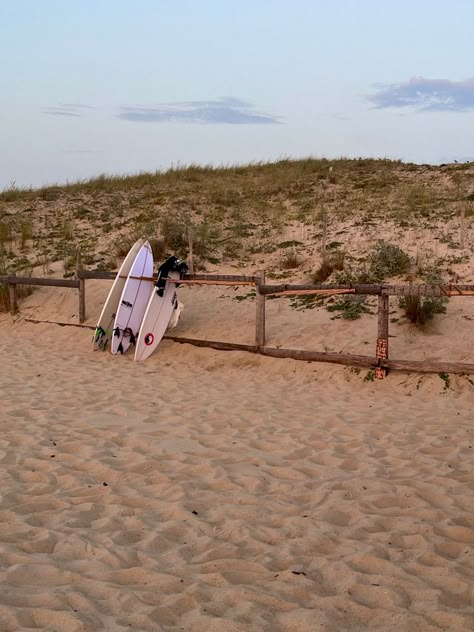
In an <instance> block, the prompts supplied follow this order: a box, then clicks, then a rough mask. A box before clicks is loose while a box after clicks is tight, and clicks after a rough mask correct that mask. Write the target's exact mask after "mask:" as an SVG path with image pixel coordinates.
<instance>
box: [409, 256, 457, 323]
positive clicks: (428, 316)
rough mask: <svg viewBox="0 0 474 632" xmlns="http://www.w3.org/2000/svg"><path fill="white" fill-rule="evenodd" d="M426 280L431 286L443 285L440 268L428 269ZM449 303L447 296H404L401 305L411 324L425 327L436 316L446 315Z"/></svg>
mask: <svg viewBox="0 0 474 632" xmlns="http://www.w3.org/2000/svg"><path fill="white" fill-rule="evenodd" d="M424 280H425V281H426V283H428V284H429V285H441V284H442V282H443V280H442V277H441V272H440V270H439V268H437V267H436V266H433V267H431V268H428V269H427V271H426V273H425V279H424ZM448 301H449V298H448V297H447V296H402V297H401V298H400V301H399V304H400V307H401V308H402V309H403V311H404V312H405V316H406V317H407V318H408V320H409V321H410V322H412V323H413V324H415V325H419V326H423V325H425V324H426V323H427V322H428V321H429V320H432V319H433V318H434V317H435V316H436V314H445V313H446V304H447V303H448Z"/></svg>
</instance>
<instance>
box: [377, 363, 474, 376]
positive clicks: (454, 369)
mask: <svg viewBox="0 0 474 632" xmlns="http://www.w3.org/2000/svg"><path fill="white" fill-rule="evenodd" d="M380 366H383V367H386V368H387V369H397V370H399V371H413V372H416V373H457V374H462V373H474V364H467V363H464V362H443V361H437V360H436V361H435V360H380Z"/></svg>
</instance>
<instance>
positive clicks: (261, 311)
mask: <svg viewBox="0 0 474 632" xmlns="http://www.w3.org/2000/svg"><path fill="white" fill-rule="evenodd" d="M255 277H256V284H255V288H256V298H255V304H256V315H255V344H256V345H257V347H259V348H260V347H264V346H265V296H264V295H263V294H262V293H261V292H260V288H261V287H262V286H263V285H265V272H263V271H261V270H260V271H259V272H257V274H256V275H255Z"/></svg>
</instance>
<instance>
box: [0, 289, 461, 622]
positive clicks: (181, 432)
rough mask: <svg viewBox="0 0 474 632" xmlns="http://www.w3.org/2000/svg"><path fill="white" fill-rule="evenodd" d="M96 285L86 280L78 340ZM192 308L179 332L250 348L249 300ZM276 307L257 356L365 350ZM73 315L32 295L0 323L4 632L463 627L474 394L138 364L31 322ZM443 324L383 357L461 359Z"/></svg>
mask: <svg viewBox="0 0 474 632" xmlns="http://www.w3.org/2000/svg"><path fill="white" fill-rule="evenodd" d="M108 287H109V285H107V283H104V282H97V283H95V284H94V283H90V284H88V286H87V297H88V298H87V300H88V315H89V321H88V322H89V323H93V322H94V321H95V319H96V318H97V314H98V313H99V310H100V306H101V303H102V301H103V299H104V295H105V294H106V293H107V290H108ZM191 292H192V291H191V290H187V289H186V290H184V289H183V291H182V292H181V293H180V299H181V300H183V303H184V304H185V309H184V312H183V315H182V318H181V321H180V323H179V325H178V327H177V329H176V330H174V332H176V335H183V336H184V335H187V336H189V337H193V336H196V337H208V338H212V339H217V340H233V341H235V342H252V337H253V329H252V328H253V326H254V325H253V323H254V320H253V319H254V311H253V310H254V304H253V303H252V302H251V301H241V302H238V301H236V302H233V303H232V309H231V310H230V309H229V305H230V302H229V301H230V299H227V300H225V299H222V300H221V301H220V302H219V300H218V296H219V295H227V296H229V295H230V294H231V293H233V292H234V291H233V290H228V289H224V290H223V289H222V288H217V289H209V288H207V289H202V288H200V289H198V290H194V294H191ZM239 292H240V294H244V293H245V292H244V291H243V290H239ZM452 303H453V306H452V307H450V309H451V310H455V311H456V310H458V312H459V314H461V312H462V313H466V314H467V313H468V312H467V311H466V310H470V311H471V312H472V310H473V307H474V306H473V305H472V304H471V303H469V305H467V303H462V301H460V303H462V305H461V304H454V301H453V302H452ZM216 305H217V306H218V307H217V308H216ZM212 306H214V308H213V310H214V311H213V312H212V318H211V311H208V312H206V309H207V310H211V308H212ZM267 309H268V312H269V314H268V315H269V325H268V337H269V344H272V345H277V344H279V345H282V346H283V345H284V346H294V347H299V348H314V349H322V348H323V344H324V347H325V348H328V349H329V350H336V351H340V350H346V351H352V352H355V353H373V352H374V347H375V337H376V325H374V323H375V322H376V317H375V316H365V317H364V318H363V319H362V320H361V321H358V322H356V323H346V322H342V321H330V319H329V316H328V314H327V312H325V311H324V310H323V312H321V313H319V312H318V313H317V312H315V311H314V312H313V311H306V312H295V311H294V310H289V309H287V308H286V307H285V305H283V304H282V303H281V302H279V301H268V306H267ZM75 310H77V297H76V295H75V291H73V290H64V291H63V290H55V289H48V290H46V289H45V290H39V291H37V292H35V293H34V294H33V295H32V296H31V297H29V299H28V300H27V301H26V303H25V304H24V305H23V306H22V312H21V316H20V317H18V318H15V319H12V318H11V317H10V316H8V315H2V316H1V318H0V343H1V368H0V392H1V402H0V428H1V435H0V481H1V503H0V556H1V565H0V630H1V631H2V632H13V631H15V630H48V631H61V632H62V631H64V632H79V631H81V632H82V631H84V632H89V631H90V632H93V631H94V632H95V631H98V630H107V631H110V632H120V631H125V630H135V631H137V630H185V631H186V632H213V631H218V632H234V631H235V632H237V631H238V632H240V631H246V632H253V631H255V632H257V631H260V630H262V631H268V632H293V631H295V630H298V632H313V631H324V632H339V631H341V630H351V631H359V630H360V631H365V630H380V631H384V632H385V631H392V630H394V631H395V630H396V631H397V632H401V631H407V632H409V631H416V632H428V631H429V632H431V631H435V630H449V631H456V630H466V631H468V630H472V629H474V581H473V580H474V509H473V508H474V501H473V489H474V468H473V465H474V456H473V454H474V424H473V413H472V409H473V405H474V386H473V385H472V382H471V381H470V380H469V379H468V378H466V377H456V376H451V379H450V385H449V388H445V387H446V386H447V385H446V384H445V382H444V381H443V380H442V379H440V378H439V377H438V376H437V375H434V376H420V375H405V374H403V373H392V374H390V375H389V376H388V378H387V379H386V380H383V381H377V382H372V381H370V380H368V379H364V378H365V377H366V373H367V371H365V370H363V371H362V372H360V373H359V372H356V371H354V370H351V369H349V368H343V367H338V366H330V365H323V364H310V363H305V362H297V361H292V360H279V359H271V358H264V357H257V356H253V355H251V354H246V353H243V352H219V351H213V350H210V349H198V348H194V347H191V346H189V345H182V344H178V343H173V342H170V341H164V342H163V343H162V345H160V348H159V350H158V352H157V353H156V354H154V355H153V356H152V357H151V358H150V359H149V360H147V361H146V362H144V363H142V364H136V363H134V362H133V358H132V356H124V357H113V356H112V355H111V354H110V353H101V352H92V350H91V344H90V339H91V331H90V330H88V329H79V328H72V327H59V326H56V325H47V324H32V323H26V322H25V321H24V320H23V317H36V318H39V319H54V320H70V321H71V322H76V319H77V311H75ZM238 310H242V311H241V312H239V311H238ZM462 310H464V312H463V311H462ZM459 314H458V315H459ZM448 316H449V313H448ZM448 316H446V317H443V318H442V319H441V320H440V323H441V324H440V325H439V330H437V331H434V332H431V334H429V335H428V341H430V342H431V346H430V345H429V344H428V345H427V342H426V340H427V338H426V336H425V337H424V338H423V336H412V335H411V334H409V329H407V328H404V327H400V329H399V330H396V332H395V330H394V333H397V338H396V339H393V344H392V343H391V344H392V347H391V349H394V350H395V351H396V352H397V356H398V357H402V358H405V359H408V358H416V359H421V358H423V357H431V356H433V357H437V358H438V359H445V360H452V359H459V360H463V359H465V358H466V357H469V356H468V354H469V352H470V349H467V348H466V344H465V341H466V330H465V329H464V330H462V331H461V328H460V327H459V322H461V321H460V320H459V318H458V320H457V321H456V322H457V323H458V325H457V326H456V323H455V321H453V318H449V317H448ZM451 316H452V314H451ZM210 318H211V320H210ZM453 323H454V324H453ZM290 325H292V327H290ZM316 325H317V326H316ZM443 328H444V329H443ZM446 332H448V333H449V334H450V335H448V336H441V335H440V333H446ZM435 342H436V344H434V343H435ZM437 345H441V346H440V348H438V346H437ZM443 345H446V346H445V347H443ZM433 350H436V352H434V351H433ZM471 361H472V360H471Z"/></svg>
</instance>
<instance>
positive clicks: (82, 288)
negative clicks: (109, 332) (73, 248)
mask: <svg viewBox="0 0 474 632" xmlns="http://www.w3.org/2000/svg"><path fill="white" fill-rule="evenodd" d="M81 271H82V263H81V253H80V251H79V250H78V251H77V257H76V278H77V279H78V280H79V323H83V322H84V321H85V320H86V280H85V279H83V278H81V276H80V272H81Z"/></svg>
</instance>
